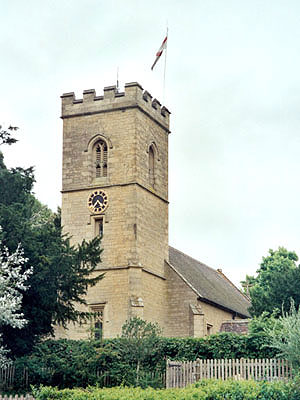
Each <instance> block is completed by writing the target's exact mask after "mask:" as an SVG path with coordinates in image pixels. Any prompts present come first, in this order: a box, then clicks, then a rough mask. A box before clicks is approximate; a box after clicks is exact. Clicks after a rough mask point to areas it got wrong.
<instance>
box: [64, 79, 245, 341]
mask: <svg viewBox="0 0 300 400" xmlns="http://www.w3.org/2000/svg"><path fill="white" fill-rule="evenodd" d="M61 97H62V119H63V186H62V225H63V229H64V231H65V232H66V233H69V234H70V235H71V237H72V242H73V244H76V243H78V242H81V241H82V239H87V240H89V239H92V238H93V237H95V236H96V235H99V236H101V237H102V241H101V244H102V246H101V247H102V248H103V253H102V262H101V263H100V264H99V266H98V267H97V271H96V272H95V274H102V273H105V276H104V278H103V279H102V280H101V281H100V282H98V283H97V285H96V286H94V287H91V288H89V290H88V294H87V298H86V300H87V307H88V310H90V311H93V312H95V313H96V314H95V315H96V316H95V317H94V320H93V321H91V323H89V324H88V325H86V326H79V325H77V324H75V325H74V324H70V325H69V326H68V329H67V330H64V329H62V328H60V327H56V337H57V338H71V339H82V338H87V337H89V336H90V335H91V333H93V334H94V336H95V337H96V338H100V337H103V338H109V337H115V336H118V335H120V334H121V329H122V326H123V324H124V323H125V321H126V320H127V319H129V318H130V317H133V316H139V317H141V318H143V319H144V320H147V321H152V322H158V323H159V325H160V326H161V327H162V328H163V334H164V335H165V336H179V337H180V336H181V337H182V336H194V337H201V336H205V335H210V334H212V333H216V332H219V331H220V330H224V329H225V330H226V329H228V327H232V326H234V327H235V328H239V327H240V322H239V320H242V319H244V318H247V317H248V316H249V313H248V307H249V306H250V302H249V299H248V298H247V297H246V296H245V295H243V294H242V293H241V292H240V291H239V290H238V288H236V287H235V286H234V284H233V283H232V282H231V281H230V280H229V279H228V278H227V277H226V276H225V275H224V274H223V272H222V271H221V270H220V269H218V270H215V269H213V268H210V267H208V266H207V265H205V264H203V263H201V262H199V261H197V260H195V259H193V258H192V257H189V256H188V255H186V254H184V253H182V252H180V251H179V250H176V249H174V248H173V247H169V245H168V135H169V133H170V131H169V115H170V113H169V111H168V110H167V109H166V108H165V107H162V106H161V104H160V103H159V102H158V101H157V100H156V99H152V96H151V95H150V94H149V93H148V92H147V91H144V90H143V88H142V87H141V86H140V85H139V84H138V83H136V82H134V83H129V84H126V85H125V91H124V93H120V92H118V91H117V89H116V87H115V86H109V87H105V88H104V95H103V96H96V93H95V91H94V90H85V91H84V92H83V99H80V100H78V99H75V96H74V93H65V94H64V95H62V96H61ZM91 328H92V329H91Z"/></svg>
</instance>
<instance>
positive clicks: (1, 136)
mask: <svg viewBox="0 0 300 400" xmlns="http://www.w3.org/2000/svg"><path fill="white" fill-rule="evenodd" d="M18 129H19V128H18V127H17V126H11V125H10V126H9V127H8V128H7V129H3V127H2V126H1V125H0V145H2V144H8V145H11V144H13V143H16V142H17V139H15V138H14V137H12V133H13V132H15V131H17V130H18Z"/></svg>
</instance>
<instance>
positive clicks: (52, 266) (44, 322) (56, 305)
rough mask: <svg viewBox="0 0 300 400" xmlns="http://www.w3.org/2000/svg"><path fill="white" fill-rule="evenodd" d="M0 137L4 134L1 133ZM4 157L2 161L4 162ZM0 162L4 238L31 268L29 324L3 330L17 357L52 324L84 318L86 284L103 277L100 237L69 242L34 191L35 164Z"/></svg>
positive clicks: (26, 309) (25, 303) (27, 301)
mask: <svg viewBox="0 0 300 400" xmlns="http://www.w3.org/2000/svg"><path fill="white" fill-rule="evenodd" d="M0 139H1V137H0ZM1 160H2V161H1ZM1 160H0V161H1V162H0V187H1V190H0V225H1V226H2V228H3V231H2V234H1V239H2V243H3V245H5V246H7V247H8V249H9V251H10V252H14V251H15V249H16V248H17V246H18V244H19V243H21V245H22V248H23V249H24V256H25V257H26V258H27V259H28V261H27V264H25V265H24V269H26V268H27V266H32V267H33V274H32V276H31V277H30V279H29V280H28V285H29V286H30V289H29V290H28V291H27V292H25V293H24V296H23V302H22V311H23V313H24V317H25V319H27V320H28V324H27V325H26V327H24V328H23V329H20V330H19V329H13V328H11V327H3V328H1V332H0V333H2V334H3V340H4V343H5V344H6V346H7V347H8V348H9V349H10V350H11V351H12V355H13V356H20V355H22V354H26V353H28V352H30V351H31V350H32V347H33V345H34V343H36V342H37V341H38V340H40V339H41V338H44V337H45V336H47V335H49V334H52V333H53V324H54V323H56V324H61V325H65V324H66V323H67V322H68V321H77V320H84V319H86V318H88V317H89V316H90V314H89V313H84V312H79V311H77V310H76V308H75V303H81V304H84V303H85V301H84V300H83V298H84V295H85V293H86V291H87V287H88V286H91V285H94V284H96V282H97V281H99V280H100V279H101V278H102V277H103V275H101V274H97V275H95V274H94V275H93V277H92V275H91V272H93V271H94V270H95V268H96V266H97V264H98V263H99V262H100V261H101V259H100V253H101V250H100V239H99V238H95V239H94V240H92V241H90V242H86V241H83V242H82V243H81V244H80V245H79V246H78V247H74V246H71V244H70V239H69V238H68V237H67V236H63V235H62V232H61V226H60V214H59V213H57V214H54V213H52V212H51V211H50V210H49V209H48V208H47V207H45V206H43V205H41V203H40V202H39V201H38V200H36V199H35V197H34V196H33V194H32V187H33V183H34V181H35V180H34V173H33V168H28V169H22V168H15V169H7V168H6V167H5V165H4V163H3V159H1Z"/></svg>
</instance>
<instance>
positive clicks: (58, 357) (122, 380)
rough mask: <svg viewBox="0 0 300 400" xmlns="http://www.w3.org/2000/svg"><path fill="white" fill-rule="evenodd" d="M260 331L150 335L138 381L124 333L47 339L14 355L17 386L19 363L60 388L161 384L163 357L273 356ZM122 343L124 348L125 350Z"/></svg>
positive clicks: (34, 378) (36, 379)
mask: <svg viewBox="0 0 300 400" xmlns="http://www.w3.org/2000/svg"><path fill="white" fill-rule="evenodd" d="M266 341H267V339H266V337H265V336H264V334H262V333H260V332H256V333H253V334H250V335H248V336H240V335H237V334H233V333H220V334H217V335H212V336H209V337H207V338H198V339H196V338H184V339H179V338H161V337H160V338H159V337H158V338H155V346H153V347H151V346H148V347H147V348H148V350H147V352H144V353H143V359H142V363H141V364H140V370H139V381H138V382H137V379H136V378H137V373H136V370H137V364H136V356H135V354H134V351H133V350H129V347H128V340H127V339H126V338H116V339H108V340H104V341H95V340H91V341H87V340H79V341H75V340H66V339H62V340H48V341H45V342H42V343H40V344H39V345H37V346H36V347H35V349H34V351H33V353H31V354H30V355H29V356H26V357H23V358H20V359H18V360H16V375H17V377H18V381H17V382H16V386H17V387H19V388H20V389H22V388H23V387H24V380H23V381H22V379H23V378H22V377H23V372H24V368H27V369H28V373H29V379H28V381H29V383H30V384H35V385H39V384H44V385H50V386H58V387H59V388H61V389H62V388H67V387H68V388H73V387H87V386H88V385H96V384H97V385H99V386H100V387H102V386H108V387H112V386H119V385H130V386H135V385H137V384H138V385H139V386H142V387H146V386H148V385H150V386H153V387H155V388H159V387H163V379H162V374H164V372H165V368H166V359H173V360H191V361H193V360H196V359H197V358H202V359H213V358H241V357H243V358H273V357H274V356H275V354H276V353H275V352H274V350H272V349H270V348H268V347H265V345H264V343H266ZM125 349H127V350H128V351H124V350H125Z"/></svg>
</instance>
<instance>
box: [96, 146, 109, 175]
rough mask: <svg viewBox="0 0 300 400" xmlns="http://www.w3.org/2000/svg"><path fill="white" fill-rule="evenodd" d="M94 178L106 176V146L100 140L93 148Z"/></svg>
mask: <svg viewBox="0 0 300 400" xmlns="http://www.w3.org/2000/svg"><path fill="white" fill-rule="evenodd" d="M95 176H96V178H101V177H103V176H107V144H106V143H105V142H104V141H103V140H100V141H99V142H98V143H96V146H95Z"/></svg>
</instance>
